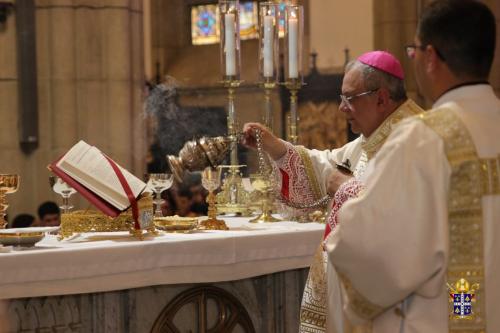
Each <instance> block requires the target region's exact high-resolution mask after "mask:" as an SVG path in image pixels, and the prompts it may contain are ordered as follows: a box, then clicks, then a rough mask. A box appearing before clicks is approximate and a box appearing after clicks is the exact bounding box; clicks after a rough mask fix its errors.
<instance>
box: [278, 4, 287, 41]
mask: <svg viewBox="0 0 500 333" xmlns="http://www.w3.org/2000/svg"><path fill="white" fill-rule="evenodd" d="M286 5H287V3H286V2H280V3H279V6H278V7H279V12H278V23H279V36H280V37H284V36H285V12H286Z"/></svg>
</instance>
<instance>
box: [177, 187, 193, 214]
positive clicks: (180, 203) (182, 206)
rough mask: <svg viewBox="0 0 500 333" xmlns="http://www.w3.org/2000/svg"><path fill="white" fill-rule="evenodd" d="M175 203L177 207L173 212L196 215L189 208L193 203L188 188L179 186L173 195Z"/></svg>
mask: <svg viewBox="0 0 500 333" xmlns="http://www.w3.org/2000/svg"><path fill="white" fill-rule="evenodd" d="M174 200H175V205H176V207H177V209H176V211H175V214H176V215H179V216H187V217H195V216H198V214H196V213H195V212H193V211H192V210H191V205H192V203H193V194H192V193H191V191H189V189H188V188H185V187H180V188H179V189H178V190H177V193H175V195H174Z"/></svg>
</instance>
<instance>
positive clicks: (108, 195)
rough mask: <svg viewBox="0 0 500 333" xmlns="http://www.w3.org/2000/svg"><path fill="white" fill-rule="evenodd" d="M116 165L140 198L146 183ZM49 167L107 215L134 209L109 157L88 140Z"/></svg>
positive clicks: (135, 194)
mask: <svg viewBox="0 0 500 333" xmlns="http://www.w3.org/2000/svg"><path fill="white" fill-rule="evenodd" d="M115 164H116V163H115ZM116 165H117V167H118V168H119V169H120V170H121V172H122V174H123V176H124V178H125V180H126V181H127V182H128V184H129V186H130V189H131V192H132V194H133V196H134V197H135V198H137V197H138V196H139V194H140V193H141V192H142V191H143V190H144V188H145V187H146V184H145V183H144V182H143V181H141V180H140V179H139V178H137V177H136V176H134V175H133V174H131V173H130V172H128V171H127V170H125V169H124V168H122V167H121V166H119V165H118V164H116ZM49 168H50V169H51V170H52V172H54V173H55V174H56V175H57V176H59V177H60V178H61V179H62V180H64V181H65V182H66V183H68V185H70V186H71V187H73V188H74V189H75V190H77V191H78V192H79V193H80V194H81V195H82V196H84V197H85V198H86V199H87V200H89V201H90V202H91V203H92V204H94V205H95V206H96V207H97V208H99V209H100V210H101V211H102V212H103V213H105V214H107V215H110V216H113V217H114V216H117V215H118V214H120V212H121V211H123V210H125V209H127V208H128V207H129V206H130V200H129V198H128V197H127V194H126V193H125V190H124V189H123V186H122V184H121V183H120V180H119V179H118V176H117V174H116V172H115V170H114V169H113V167H112V166H111V163H110V161H109V160H108V158H107V157H106V156H105V155H104V154H103V153H102V152H101V151H100V150H99V149H97V148H96V147H93V146H91V145H89V144H87V143H86V142H84V141H80V142H78V143H77V144H75V145H74V146H73V147H72V148H71V149H70V150H69V151H68V152H67V153H66V154H65V155H64V156H63V157H62V158H61V159H59V160H58V161H56V162H54V163H52V164H51V165H49Z"/></svg>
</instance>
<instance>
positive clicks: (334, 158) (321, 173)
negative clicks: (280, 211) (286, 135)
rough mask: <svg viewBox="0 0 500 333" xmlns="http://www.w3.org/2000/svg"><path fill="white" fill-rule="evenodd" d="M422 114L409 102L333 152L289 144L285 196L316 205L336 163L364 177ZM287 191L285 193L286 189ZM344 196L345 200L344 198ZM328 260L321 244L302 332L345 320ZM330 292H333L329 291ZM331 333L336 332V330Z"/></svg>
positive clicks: (348, 328) (312, 271) (341, 330)
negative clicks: (397, 133) (394, 136)
mask: <svg viewBox="0 0 500 333" xmlns="http://www.w3.org/2000/svg"><path fill="white" fill-rule="evenodd" d="M422 111H423V110H422V109H421V108H420V107H419V106H418V105H417V104H415V102H413V101H412V100H411V99H408V100H407V101H405V102H404V103H403V104H401V105H400V106H399V107H398V108H397V109H396V110H395V111H394V112H393V113H392V114H391V115H389V117H387V118H386V119H385V120H384V122H383V123H382V124H380V126H379V127H378V128H377V129H376V130H375V131H374V132H373V133H372V134H371V135H370V137H368V138H365V137H363V136H361V137H360V138H358V139H356V140H354V141H352V142H350V143H348V144H346V145H345V146H343V147H342V148H339V149H334V150H331V151H318V150H307V149H305V148H303V147H295V146H292V145H291V144H289V143H287V153H286V154H285V156H283V157H282V158H281V159H280V160H279V161H277V166H278V167H279V169H280V170H281V173H280V174H281V175H282V190H281V191H282V194H283V195H284V196H285V197H287V198H288V199H289V200H290V201H292V202H296V203H310V202H314V201H315V200H317V199H319V198H321V197H322V196H324V195H325V194H326V183H327V179H328V177H329V176H330V174H331V173H332V171H333V170H334V168H335V167H336V166H335V164H336V163H339V164H340V163H342V162H345V161H346V160H349V162H350V164H351V170H353V171H354V172H353V173H354V176H355V178H359V177H361V175H362V174H363V172H364V170H365V167H366V163H367V161H368V159H369V158H372V157H373V156H374V155H375V153H376V152H377V151H378V150H379V149H380V147H381V146H382V145H383V144H384V142H385V141H386V139H387V137H388V136H389V134H390V133H391V131H392V130H393V128H394V126H396V124H398V123H399V122H400V121H401V120H402V119H405V118H407V117H410V116H414V115H417V114H420V113H421V112H422ZM354 185H355V184H353V186H352V187H353V188H351V187H349V186H348V187H346V191H347V192H346V193H341V195H339V197H338V198H337V201H338V202H335V206H334V207H336V209H338V207H340V206H341V205H342V204H343V202H345V200H347V199H348V198H347V197H349V198H351V197H353V196H354V193H351V194H349V195H348V192H350V191H354V190H355V189H354V188H355V187H357V186H354ZM284 188H285V189H286V190H283V189H284ZM355 191H357V190H355ZM283 192H285V193H283ZM337 194H338V193H337ZM342 197H346V198H343V199H341V198H342ZM330 206H331V205H330ZM335 217H336V214H331V213H330V214H329V215H328V217H327V223H329V225H330V230H333V229H334V227H335V221H334V219H335ZM326 261H327V258H326V255H325V252H324V251H323V246H322V244H320V245H319V246H318V250H317V251H316V253H315V256H314V259H313V263H312V264H311V269H310V272H309V276H308V279H307V282H306V286H305V290H304V294H303V299H302V305H301V313H300V317H301V318H300V319H301V325H300V329H299V331H300V332H301V333H318V332H324V331H325V322H326V321H327V320H328V321H331V320H332V319H331V318H329V317H342V312H341V309H342V305H341V303H342V299H341V297H340V295H341V294H340V291H339V284H338V283H337V282H336V281H333V282H332V281H328V280H327V279H326V275H327V274H326V269H327V267H326ZM327 285H328V288H327ZM327 289H330V290H328V291H327ZM327 293H328V294H330V295H335V296H334V297H335V298H336V302H335V305H332V306H330V309H332V310H331V311H330V312H329V315H328V316H327V311H328V310H327V309H326V308H327V296H328V295H327ZM332 297H333V296H332ZM332 311H333V312H335V315H334V314H332ZM337 323H338V327H337V328H336V329H335V332H339V333H344V332H351V331H352V329H351V326H350V325H341V323H342V321H341V320H338V321H337ZM329 331H330V332H333V329H330V330H329ZM365 331H366V330H365V329H364V328H362V327H359V329H358V330H357V331H356V330H355V332H363V333H364V332H365Z"/></svg>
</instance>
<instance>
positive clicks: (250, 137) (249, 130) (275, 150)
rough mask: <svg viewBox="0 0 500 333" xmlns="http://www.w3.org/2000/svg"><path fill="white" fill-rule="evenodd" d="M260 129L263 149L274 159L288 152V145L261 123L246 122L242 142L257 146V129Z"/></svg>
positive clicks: (249, 145) (245, 144)
mask: <svg viewBox="0 0 500 333" xmlns="http://www.w3.org/2000/svg"><path fill="white" fill-rule="evenodd" d="M256 129H257V130H260V133H261V140H262V149H263V150H264V151H265V152H266V153H268V154H269V155H270V156H271V158H272V159H273V160H277V159H279V158H280V157H282V156H283V155H285V153H286V145H285V143H284V142H283V141H281V140H280V139H279V138H278V137H276V136H275V135H274V134H273V133H272V132H271V131H270V130H269V129H268V128H267V127H266V126H264V125H262V124H260V123H246V124H245V125H244V126H243V139H242V140H241V143H242V144H243V145H244V146H246V147H249V148H252V149H256V148H257V139H256V131H255V130H256Z"/></svg>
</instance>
